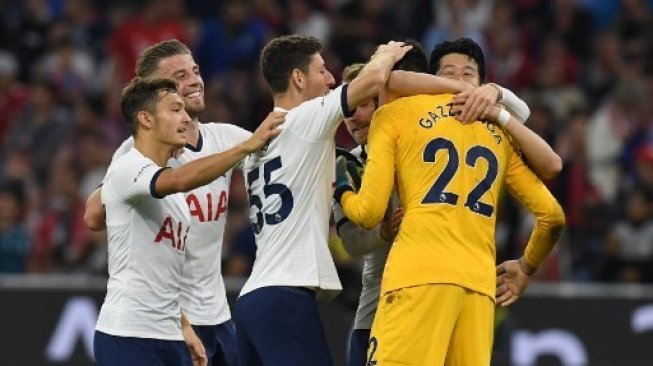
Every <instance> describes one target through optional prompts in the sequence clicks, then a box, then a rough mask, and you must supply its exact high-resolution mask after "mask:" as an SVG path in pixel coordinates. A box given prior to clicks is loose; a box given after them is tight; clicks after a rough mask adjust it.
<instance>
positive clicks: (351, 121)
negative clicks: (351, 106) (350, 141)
mask: <svg viewBox="0 0 653 366" xmlns="http://www.w3.org/2000/svg"><path fill="white" fill-rule="evenodd" d="M375 110H376V103H375V102H374V99H370V100H368V101H367V102H365V103H364V104H361V105H359V106H358V107H356V111H355V112H354V115H352V116H351V117H348V118H345V126H347V131H349V134H350V135H351V137H353V138H354V141H356V143H357V144H359V145H365V144H367V134H368V133H369V131H370V122H371V121H372V115H373V114H374V111H375Z"/></svg>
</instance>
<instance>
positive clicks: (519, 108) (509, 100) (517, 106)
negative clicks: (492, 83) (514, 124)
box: [499, 87, 531, 123]
mask: <svg viewBox="0 0 653 366" xmlns="http://www.w3.org/2000/svg"><path fill="white" fill-rule="evenodd" d="M499 88H501V100H499V104H501V105H503V106H504V107H506V109H507V110H508V112H510V114H512V116H513V117H515V119H516V120H518V121H519V122H521V123H526V120H527V119H528V117H530V116H531V110H530V108H528V104H526V102H524V101H523V100H521V99H519V97H518V96H517V95H515V93H513V92H512V91H511V90H510V89H506V88H503V87H499Z"/></svg>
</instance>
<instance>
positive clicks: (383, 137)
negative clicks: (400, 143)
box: [340, 106, 400, 230]
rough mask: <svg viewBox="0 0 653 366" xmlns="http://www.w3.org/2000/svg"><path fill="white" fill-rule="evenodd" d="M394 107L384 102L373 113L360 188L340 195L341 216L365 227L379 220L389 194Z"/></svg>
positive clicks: (391, 175) (393, 134)
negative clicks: (383, 104)
mask: <svg viewBox="0 0 653 366" xmlns="http://www.w3.org/2000/svg"><path fill="white" fill-rule="evenodd" d="M396 110H397V108H388V107H387V106H384V107H381V108H380V109H379V110H378V111H377V112H376V113H375V114H374V117H373V118H372V123H371V125H370V133H369V135H368V137H367V152H368V155H367V163H366V165H365V173H364V174H363V181H362V184H361V189H360V190H359V191H358V193H357V194H356V193H353V192H345V193H344V194H343V195H342V197H341V199H340V204H341V205H342V210H343V212H344V214H345V216H347V218H348V219H349V220H350V221H351V222H353V223H354V224H356V225H358V226H360V227H363V228H365V229H368V230H369V229H372V228H373V227H375V226H376V225H378V224H379V223H380V222H381V220H382V219H383V215H384V214H385V211H386V208H387V207H388V202H389V201H390V195H391V194H392V185H393V183H394V173H395V165H394V161H395V158H394V154H395V141H396V131H395V116H396V115H397V114H396V112H394V111H396ZM399 115H400V114H399Z"/></svg>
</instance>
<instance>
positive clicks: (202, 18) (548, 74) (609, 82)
mask: <svg viewBox="0 0 653 366" xmlns="http://www.w3.org/2000/svg"><path fill="white" fill-rule="evenodd" d="M652 14H653V1H651V0H601V1H598V0H576V1H574V0H512V1H506V0H249V1H248V0H220V1H209V0H187V1H182V0H144V1H136V0H131V1H127V0H123V1H99V0H22V1H17V0H7V1H2V2H0V141H1V144H0V146H1V150H0V272H1V273H25V272H29V273H48V272H58V273H91V274H102V273H105V272H106V236H105V234H104V233H92V232H89V231H88V230H87V229H86V227H85V225H84V222H83V213H84V204H85V200H86V197H87V196H88V194H89V193H90V192H92V191H93V190H94V189H95V188H96V187H97V186H98V185H99V184H100V182H101V180H102V178H103V176H104V173H105V171H106V168H107V166H108V164H109V162H110V159H111V155H112V153H113V151H114V150H115V148H116V147H117V146H118V145H119V144H120V143H121V142H122V140H123V139H124V138H125V137H126V136H127V134H128V131H127V129H126V125H125V123H124V121H123V120H122V118H121V117H120V114H119V111H118V96H119V92H120V89H121V88H122V86H123V85H124V84H125V83H126V82H127V81H128V80H129V79H130V78H131V77H132V76H133V69H134V64H135V61H136V59H137V57H138V55H139V53H140V52H141V51H142V50H143V49H144V48H145V47H147V46H148V45H150V44H152V43H155V42H158V41H161V40H164V39H169V38H177V39H179V40H181V41H183V42H185V43H187V44H188V45H189V46H190V47H191V49H192V50H193V53H194V56H195V59H196V61H197V62H198V64H199V65H200V69H201V74H202V76H203V78H204V82H205V98H206V106H207V108H206V111H205V113H204V114H203V115H202V116H201V117H200V121H204V122H207V121H221V122H229V123H234V124H237V125H239V126H241V127H243V128H246V129H249V130H253V129H255V128H256V126H257V125H258V123H259V122H260V121H262V120H263V118H264V117H265V115H266V114H267V113H268V112H269V111H270V109H271V106H272V100H271V98H270V93H269V91H268V90H267V89H266V86H265V83H264V82H263V81H262V78H261V75H260V72H259V70H258V56H259V52H260V50H261V48H262V47H263V45H264V44H265V43H266V41H267V40H268V39H270V38H271V37H274V36H277V35H281V34H288V33H301V34H306V35H312V36H315V37H317V38H319V39H320V40H321V41H322V42H323V44H324V45H325V47H326V49H325V53H324V57H325V60H326V63H327V67H328V68H329V69H330V70H331V72H332V73H333V74H334V75H339V74H340V71H341V70H342V68H343V67H344V66H346V65H347V64H350V63H353V62H361V61H364V60H366V59H368V58H369V57H370V56H371V54H372V53H373V52H374V49H375V47H376V45H378V44H379V43H381V42H387V41H388V40H403V39H407V38H412V39H416V40H419V41H421V42H422V43H423V45H424V47H425V49H426V50H427V51H428V50H430V49H432V47H433V46H434V45H435V44H436V43H438V42H440V41H443V40H447V39H454V38H458V37H463V36H464V37H470V38H472V39H474V40H475V41H477V42H478V43H479V44H481V45H482V47H483V49H484V51H485V54H486V62H487V70H488V79H489V81H493V82H496V83H497V84H500V85H502V86H504V87H507V88H509V89H512V90H513V91H515V92H516V93H517V94H518V95H519V96H520V97H521V98H523V99H524V100H526V101H527V103H528V104H529V106H530V108H531V112H532V114H531V117H530V119H529V120H528V122H527V125H528V126H529V127H530V128H531V129H533V130H535V131H536V132H537V133H538V134H540V135H541V136H543V137H544V138H545V139H546V140H547V141H548V142H549V143H550V144H551V145H552V146H553V147H554V148H555V150H556V152H558V154H559V155H560V156H561V157H562V158H563V160H564V162H565V164H564V169H563V171H562V173H561V174H560V176H558V177H557V178H555V179H553V180H551V181H549V182H547V184H548V186H549V187H550V189H551V190H552V191H553V192H554V194H555V196H556V197H557V198H558V200H559V201H560V202H561V204H562V206H563V207H564V208H565V211H566V214H567V225H568V228H567V230H566V232H565V234H564V237H563V239H562V242H561V244H560V245H559V247H558V249H557V251H556V254H555V256H554V258H553V259H552V260H549V262H548V263H547V265H546V268H544V269H542V270H541V271H540V274H539V275H540V276H541V277H543V278H545V279H548V280H569V281H623V282H653V98H652V97H651V96H652V95H653V18H652ZM337 138H338V143H339V145H341V146H344V147H352V146H353V141H352V140H351V139H350V138H349V136H348V135H347V132H346V131H345V130H344V129H343V130H341V131H339V132H338V135H337ZM247 215H248V203H247V198H246V195H245V191H244V188H243V180H242V176H239V175H235V176H234V180H233V182H232V194H231V199H230V204H229V222H228V224H227V233H226V236H225V248H224V256H223V260H224V267H223V268H224V271H225V274H227V275H247V273H248V271H249V269H250V268H251V264H252V261H253V256H254V253H255V250H256V249H255V244H254V242H253V234H252V233H251V230H250V227H249V225H248V221H247V220H248V219H247ZM531 226H532V218H531V217H530V216H528V215H526V214H525V212H524V211H523V210H522V209H521V208H520V207H519V205H518V204H516V203H515V202H513V201H512V200H511V199H510V197H509V195H506V199H505V200H504V204H503V207H502V209H501V210H500V211H499V224H498V228H497V254H498V257H499V259H505V258H509V257H517V256H519V254H520V253H521V251H522V249H523V246H524V244H525V243H526V241H527V240H528V235H529V233H530V228H531ZM332 235H333V237H332V240H331V243H332V247H333V252H334V256H335V258H336V261H337V262H338V266H339V269H340V271H341V272H342V273H341V274H342V275H343V277H344V278H345V279H347V278H357V277H356V273H357V271H358V268H359V262H358V261H357V260H355V259H352V258H349V257H348V256H347V254H346V253H345V252H344V250H343V249H342V247H341V246H340V244H339V241H338V238H337V235H335V231H334V232H333V234H332ZM350 274H351V276H350ZM345 281H346V280H345ZM352 281H353V282H356V281H358V280H352Z"/></svg>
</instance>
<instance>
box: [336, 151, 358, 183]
mask: <svg viewBox="0 0 653 366" xmlns="http://www.w3.org/2000/svg"><path fill="white" fill-rule="evenodd" d="M347 187H348V188H350V189H351V190H352V191H353V190H354V180H353V179H352V177H351V174H350V172H349V170H348V169H347V158H345V157H344V156H339V157H338V158H337V159H336V187H335V188H336V190H338V189H343V188H347Z"/></svg>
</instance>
